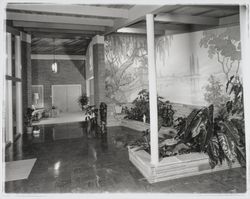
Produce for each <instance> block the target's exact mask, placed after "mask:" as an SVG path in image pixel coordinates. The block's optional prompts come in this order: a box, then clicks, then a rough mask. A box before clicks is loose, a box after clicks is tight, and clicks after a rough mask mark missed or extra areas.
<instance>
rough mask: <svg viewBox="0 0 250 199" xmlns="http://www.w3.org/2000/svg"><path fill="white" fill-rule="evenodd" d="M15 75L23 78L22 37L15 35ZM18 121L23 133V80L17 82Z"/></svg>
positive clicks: (20, 131)
mask: <svg viewBox="0 0 250 199" xmlns="http://www.w3.org/2000/svg"><path fill="white" fill-rule="evenodd" d="M15 71H16V74H15V76H16V77H17V78H20V79H21V77H22V76H21V74H22V66H21V39H20V36H15ZM16 123H17V129H16V130H17V133H21V134H22V133H23V111H22V82H16Z"/></svg>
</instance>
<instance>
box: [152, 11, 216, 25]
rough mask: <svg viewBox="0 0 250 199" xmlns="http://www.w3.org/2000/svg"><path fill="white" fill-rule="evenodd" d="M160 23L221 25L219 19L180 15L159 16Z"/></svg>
mask: <svg viewBox="0 0 250 199" xmlns="http://www.w3.org/2000/svg"><path fill="white" fill-rule="evenodd" d="M154 20H155V21H158V22H174V23H183V24H200V25H203V24H206V25H213V26H217V25H219V19H217V18H212V17H201V16H190V15H179V14H159V15H157V16H156V17H155V19H154Z"/></svg>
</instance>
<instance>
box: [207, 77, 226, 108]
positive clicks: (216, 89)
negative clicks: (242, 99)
mask: <svg viewBox="0 0 250 199" xmlns="http://www.w3.org/2000/svg"><path fill="white" fill-rule="evenodd" d="M205 91H206V92H205V94H204V99H205V100H206V101H207V102H208V103H209V104H213V105H214V107H216V108H219V107H221V106H222V105H224V103H226V102H227V101H228V100H229V97H227V96H225V95H223V85H222V83H221V82H220V81H219V80H218V79H216V78H215V76H213V75H211V76H210V77H209V78H208V84H207V85H206V86H205Z"/></svg>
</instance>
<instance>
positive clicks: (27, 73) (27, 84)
mask: <svg viewBox="0 0 250 199" xmlns="http://www.w3.org/2000/svg"><path fill="white" fill-rule="evenodd" d="M30 53H31V44H30V43H26V42H24V41H22V42H21V64H22V90H23V94H22V95H23V100H22V101H23V114H26V109H27V108H28V107H30V106H31V104H32V95H31V59H30Z"/></svg>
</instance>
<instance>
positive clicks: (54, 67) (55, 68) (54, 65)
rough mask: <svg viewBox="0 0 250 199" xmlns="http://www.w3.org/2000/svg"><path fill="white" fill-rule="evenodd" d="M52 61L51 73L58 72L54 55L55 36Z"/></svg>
mask: <svg viewBox="0 0 250 199" xmlns="http://www.w3.org/2000/svg"><path fill="white" fill-rule="evenodd" d="M53 58H54V60H53V63H52V65H51V70H52V72H53V73H57V72H58V68H57V63H56V55H55V38H54V39H53Z"/></svg>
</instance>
